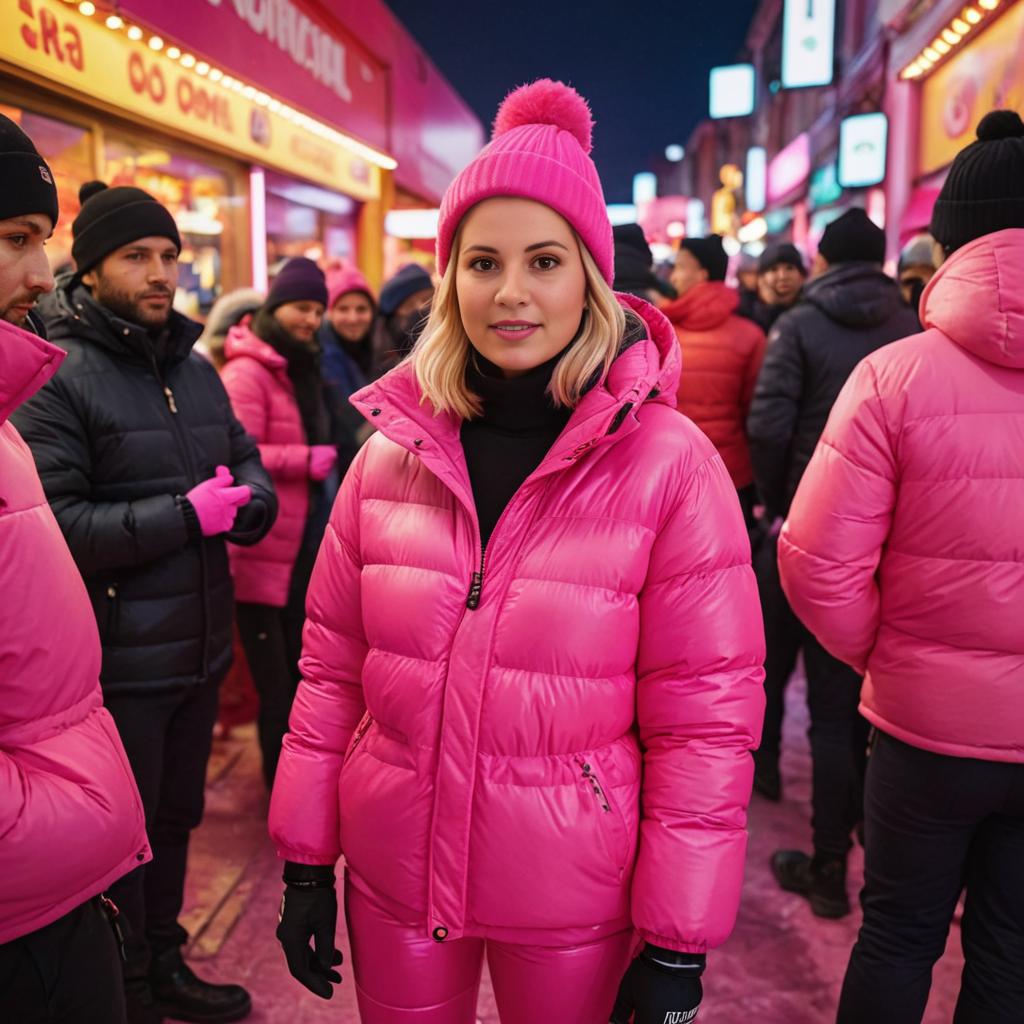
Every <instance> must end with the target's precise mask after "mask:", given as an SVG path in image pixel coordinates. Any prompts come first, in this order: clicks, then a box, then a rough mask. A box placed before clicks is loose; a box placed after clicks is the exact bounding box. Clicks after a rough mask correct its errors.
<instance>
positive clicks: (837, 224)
mask: <svg viewBox="0 0 1024 1024" xmlns="http://www.w3.org/2000/svg"><path fill="white" fill-rule="evenodd" d="M884 259H885V234H884V232H883V231H882V230H881V229H880V228H878V227H876V226H875V225H874V224H873V223H872V222H871V220H870V219H869V218H868V216H867V214H866V213H865V212H864V211H863V210H860V209H852V210H848V211H847V212H846V213H844V214H843V215H842V216H841V217H840V218H838V219H837V220H835V221H833V222H832V223H831V224H830V225H829V226H828V227H827V228H826V230H825V233H824V235H823V236H822V239H821V244H820V246H819V249H818V254H817V256H816V257H815V262H814V269H813V275H812V278H813V279H812V280H811V281H810V282H809V283H808V284H807V285H806V286H805V287H804V290H803V295H802V297H801V300H800V301H799V302H798V303H797V305H796V306H794V307H793V308H792V309H791V310H789V311H788V312H786V313H784V314H783V315H782V316H781V317H779V319H778V320H777V321H776V323H775V326H774V327H773V328H772V330H771V332H770V334H769V335H768V348H767V351H766V354H765V360H764V365H763V367H762V369H761V374H760V376H759V377H758V381H757V387H756V388H755V391H754V399H753V402H752V403H751V407H750V413H749V415H748V418H747V436H748V438H749V441H750V455H751V458H752V460H753V464H754V478H755V481H756V483H757V488H758V491H759V492H760V495H761V498H762V500H763V502H764V504H765V508H766V520H765V533H766V536H765V538H764V541H763V542H762V543H761V544H760V545H759V546H758V551H757V555H756V558H755V561H756V563H757V565H756V568H757V571H758V582H759V586H760V589H761V601H762V607H763V611H764V617H765V635H766V644H767V658H766V660H765V691H766V695H767V699H768V700H767V709H766V712H765V723H764V730H763V733H762V739H761V746H760V749H759V750H758V751H757V752H756V753H755V755H754V761H755V766H756V768H755V782H754V786H755V789H757V790H758V791H759V792H761V793H762V794H763V795H765V796H768V797H769V798H774V799H778V798H779V795H780V779H779V767H778V764H779V748H780V742H781V731H782V717H783V702H784V694H785V686H786V682H787V681H788V679H789V677H790V675H791V674H792V672H793V669H794V667H795V665H796V660H797V655H798V654H799V653H800V651H801V650H802V651H803V655H804V668H805V672H806V675H807V703H808V707H809V709H810V714H811V730H810V737H811V758H812V767H813V778H812V797H811V801H812V807H813V831H814V856H813V858H812V857H808V856H807V855H805V854H804V853H802V852H800V851H796V850H781V851H779V852H778V853H776V854H775V857H774V858H773V862H772V868H773V871H774V873H775V875H776V878H777V880H778V881H779V884H780V885H781V886H782V887H783V888H784V889H787V890H790V891H795V892H799V893H801V894H802V895H805V896H807V897H808V898H809V899H810V901H811V908H812V910H813V911H814V912H815V913H816V914H818V915H819V916H822V917H840V916H842V915H844V914H846V913H848V912H849V909H850V905H849V898H848V896H847V892H846V858H847V854H848V852H849V849H850V846H851V841H850V835H851V833H852V831H853V829H854V826H855V825H857V823H858V822H859V821H860V820H861V816H862V804H863V793H862V787H863V774H864V757H865V749H866V743H867V732H868V729H867V724H866V722H865V721H864V720H863V719H862V718H861V717H860V716H859V715H858V713H857V703H858V698H859V694H860V683H861V680H860V676H858V675H857V674H856V673H855V672H854V671H853V669H852V668H850V667H849V666H848V665H844V664H843V663H842V662H840V661H838V660H837V659H836V658H833V657H832V655H830V654H829V653H828V652H827V651H826V650H825V649H824V648H823V647H822V646H821V644H819V643H818V641H817V640H816V639H815V638H814V637H813V636H812V635H811V634H810V633H809V632H808V631H807V630H806V629H805V628H804V626H803V625H802V624H801V623H800V622H799V620H798V619H797V618H796V616H795V615H794V614H793V612H792V610H791V609H790V607H789V604H788V602H787V601H786V597H785V595H784V594H783V592H782V587H781V584H780V583H779V576H778V567H777V564H776V538H777V534H778V529H777V526H778V523H779V520H780V519H781V517H784V516H785V515H786V513H787V512H788V511H789V506H790V503H791V502H792V500H793V496H794V494H795V493H796V489H797V486H798V484H799V483H800V478H801V477H802V476H803V473H804V470H805V469H806V468H807V464H808V462H810V459H811V455H812V454H813V452H814V449H815V447H816V446H817V443H818V439H819V438H820V436H821V433H822V431H823V430H824V429H825V423H826V422H827V420H828V416H829V413H830V412H831V410H832V406H833V404H834V403H835V400H836V398H837V397H838V396H839V392H840V391H841V390H842V387H843V385H844V384H845V383H846V379H847V377H849V375H850V374H851V373H852V372H853V368H854V367H855V366H856V365H857V363H859V362H860V361H861V359H863V358H864V357H865V356H867V355H869V354H870V353H871V352H874V351H875V349H878V348H881V347H882V346H883V345H887V344H889V343H890V342H892V341H896V340H897V339H899V338H904V337H906V336H908V335H910V334H915V333H916V332H917V331H918V323H917V317H916V315H915V313H914V311H913V310H911V309H909V308H908V307H907V305H906V304H905V303H904V302H903V298H902V296H901V295H900V291H899V287H898V285H897V284H896V282H895V281H893V280H892V278H890V277H888V276H887V275H886V274H885V273H884V272H883V271H882V266H881V264H882V262H883V260H884Z"/></svg>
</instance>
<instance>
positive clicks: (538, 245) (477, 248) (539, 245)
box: [466, 239, 569, 255]
mask: <svg viewBox="0 0 1024 1024" xmlns="http://www.w3.org/2000/svg"><path fill="white" fill-rule="evenodd" d="M553 245H556V246H558V248H559V249H564V250H565V251H566V252H568V251H569V247H568V246H567V245H563V244H562V243H561V242H556V241H555V240H554V239H549V240H548V241H547V242H534V243H533V245H528V246H527V247H526V248H525V249H524V250H523V252H534V251H535V250H536V249H547V248H549V247H550V246H553ZM466 252H489V253H493V254H494V255H497V254H498V250H497V249H494V248H492V247H491V246H489V245H471V246H468V247H467V249H466Z"/></svg>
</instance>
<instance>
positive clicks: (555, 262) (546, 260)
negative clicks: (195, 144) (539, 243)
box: [533, 256, 561, 270]
mask: <svg viewBox="0 0 1024 1024" xmlns="http://www.w3.org/2000/svg"><path fill="white" fill-rule="evenodd" d="M560 262H561V261H560V260H559V259H558V258H557V257H555V256H538V257H537V258H536V259H535V260H534V261H533V265H534V266H535V267H536V268H537V269H538V270H554V269H555V267H557V266H559V265H560Z"/></svg>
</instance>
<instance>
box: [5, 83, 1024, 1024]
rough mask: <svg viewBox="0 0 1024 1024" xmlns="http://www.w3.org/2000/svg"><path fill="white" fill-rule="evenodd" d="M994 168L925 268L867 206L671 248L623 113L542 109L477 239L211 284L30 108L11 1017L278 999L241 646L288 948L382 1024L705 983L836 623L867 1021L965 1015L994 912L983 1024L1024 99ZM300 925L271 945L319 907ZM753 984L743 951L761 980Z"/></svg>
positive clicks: (827, 788) (1007, 607)
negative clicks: (256, 957)
mask: <svg viewBox="0 0 1024 1024" xmlns="http://www.w3.org/2000/svg"><path fill="white" fill-rule="evenodd" d="M977 136H978V137H977V140H976V141H975V142H973V143H972V144H971V145H969V146H968V147H967V148H965V149H964V150H963V151H962V152H961V153H960V155H959V156H958V157H957V159H956V161H955V162H954V164H953V166H952V168H951V169H950V172H949V175H948V178H947V180H946V183H945V185H944V186H943V189H942V192H941V194H940V196H939V198H938V201H937V203H936V207H935V213H934V217H933V220H932V225H931V234H930V235H929V236H921V237H918V238H914V239H912V240H911V241H910V242H909V244H908V245H907V246H906V248H905V249H904V251H903V253H902V254H901V256H900V258H899V261H898V266H897V277H896V278H893V277H891V276H889V275H888V274H887V273H886V272H885V269H884V265H885V262H886V239H885V235H884V232H883V231H882V230H881V229H880V228H878V227H877V226H876V225H875V224H874V223H872V221H871V220H870V218H869V217H868V216H867V214H866V213H865V212H864V211H863V210H860V209H856V208H854V209H851V210H849V211H848V212H846V213H845V214H843V215H842V216H841V217H839V218H838V219H836V220H834V221H833V222H832V223H831V224H829V225H828V227H827V228H826V230H825V232H824V234H823V236H822V238H821V240H820V243H819V244H818V246H817V251H816V252H815V254H814V256H813V260H811V261H810V263H809V265H808V261H807V260H806V258H805V254H804V253H802V252H801V251H800V249H799V248H797V247H796V246H795V245H793V244H792V243H790V242H785V241H780V242H778V243H775V244H771V245H769V246H768V247H767V248H766V249H765V250H764V252H763V253H762V254H761V255H760V257H759V258H758V259H757V260H756V261H752V260H749V259H746V258H743V259H741V260H740V261H739V263H738V265H734V266H733V267H732V270H733V272H734V274H735V276H736V278H737V280H738V285H737V286H735V287H734V286H733V285H732V284H730V283H729V278H730V259H729V257H728V255H727V253H726V250H725V248H724V246H723V242H722V239H721V238H719V237H717V236H714V235H711V236H708V237H705V238H693V237H687V238H684V239H683V240H682V241H681V243H680V245H679V247H678V251H677V253H676V256H675V263H674V266H673V267H672V270H671V274H670V275H668V279H667V280H666V279H665V278H664V276H662V275H659V274H658V273H656V272H655V270H654V268H653V266H652V260H651V254H650V249H649V248H648V246H647V243H646V240H645V239H644V236H643V232H642V230H641V229H640V228H639V227H638V226H637V225H625V226H622V227H617V228H615V229H614V231H613V229H612V227H611V225H610V223H609V220H608V214H607V208H606V206H605V202H604V198H603V193H602V188H601V183H600V180H599V178H598V175H597V171H596V168H595V166H594V163H593V162H592V160H591V157H590V149H591V142H592V121H591V116H590V112H589V109H588V107H587V105H586V103H585V101H584V100H583V99H582V98H581V97H580V96H579V95H578V94H577V93H575V92H574V91H573V90H572V89H570V88H569V87H567V86H564V85H562V84H561V83H557V82H552V81H550V80H546V79H545V80H541V81H538V82H534V83H532V84H531V85H528V86H524V87H522V88H520V89H518V90H516V91H515V92H513V93H511V94H510V95H509V97H508V98H507V99H506V100H505V102H504V103H503V104H502V106H501V108H500V110H499V112H498V116H497V119H496V121H495V128H494V135H493V138H492V140H491V142H490V144H489V145H488V146H487V147H486V148H485V149H484V150H483V151H482V152H481V153H480V154H479V155H478V156H477V157H476V158H475V159H474V160H473V161H472V162H471V163H470V164H469V165H468V166H467V167H466V168H465V169H464V170H463V171H462V172H461V173H460V174H459V176H458V177H457V178H456V179H455V181H454V182H453V183H452V184H451V186H450V188H449V189H448V192H447V193H446V195H445V198H444V202H443V204H442V208H441V215H440V222H439V227H438V239H437V275H436V277H435V276H432V275H431V273H430V272H428V270H426V269H425V268H424V267H422V266H420V265H419V264H415V263H414V264H409V265H408V266H406V267H404V268H402V269H401V270H400V271H399V272H398V273H397V274H395V275H394V276H393V277H392V278H391V279H390V280H389V281H387V283H386V284H385V285H384V287H383V288H382V289H381V291H380V293H379V294H377V293H376V292H375V290H374V288H373V287H372V286H371V285H370V283H369V281H368V280H367V279H366V277H364V276H363V274H361V273H360V272H359V270H358V269H356V268H355V267H353V266H350V265H342V266H331V267H329V268H328V269H327V270H326V272H325V271H324V270H323V269H322V268H321V267H320V266H318V265H317V263H315V262H314V261H312V260H310V259H306V258H303V257H296V258H293V259H290V260H289V261H287V262H286V263H285V264H284V265H283V266H281V267H280V268H279V269H278V271H277V273H276V274H275V275H274V277H273V279H272V281H271V282H270V286H269V289H268V291H267V292H266V293H263V292H260V291H256V290H253V289H244V290H239V291H237V292H231V293H228V294H226V295H224V296H222V297H221V298H220V299H219V300H218V302H217V304H216V305H215V306H214V308H213V309H212V310H211V312H210V315H209V316H208V318H207V321H206V323H205V325H200V324H198V323H196V322H194V321H192V320H190V319H188V318H186V317H184V316H183V315H181V314H180V313H178V312H176V311H175V309H174V308H173V298H174V294H175V288H176V284H177V277H178V257H179V253H180V251H181V245H182V243H181V238H180V235H179V233H178V228H177V226H176V224H175V221H174V219H173V217H172V216H171V214H170V213H169V212H168V210H167V209H166V208H165V207H164V206H162V205H161V204H160V203H159V202H158V201H157V200H155V199H154V198H153V197H152V196H150V195H149V194H147V193H146V192H145V191H143V190H141V189H138V188H134V187H125V186H121V187H114V188H107V187H106V186H104V185H103V183H101V182H91V183H89V184H88V185H86V186H84V187H83V189H82V192H81V200H82V203H81V209H80V212H79V213H78V215H77V216H76V218H75V220H74V223H73V225H72V235H73V247H72V256H73V260H74V266H73V268H72V269H71V270H70V271H69V272H68V273H66V274H64V275H62V276H61V277H59V278H58V279H57V280H54V278H53V276H52V275H51V272H50V269H49V266H48V263H47V259H46V253H45V249H44V245H45V242H46V239H47V238H48V237H49V235H50V234H51V233H52V231H53V228H54V226H55V224H56V223H57V220H58V217H59V216H60V211H59V209H58V203H57V189H56V186H55V184H54V180H53V175H52V173H51V171H50V169H49V167H48V166H47V165H46V163H45V161H44V159H43V158H42V157H41V156H40V154H39V153H38V151H37V149H36V147H35V145H34V144H33V142H32V140H31V139H29V138H28V136H26V135H25V134H24V132H23V131H22V130H21V129H20V128H19V127H18V126H17V125H16V124H14V122H12V121H10V120H8V119H7V118H4V117H2V116H0V183H2V184H3V188H2V189H0V576H2V578H3V580H4V582H5V584H6V586H5V587H4V591H5V593H6V595H7V600H6V601H5V602H4V606H3V611H2V612H0V623H2V627H3V628H2V630H0V697H2V700H0V706H2V708H3V711H2V712H0V773H2V774H3V789H2V795H0V868H2V869H3V870H2V873H0V877H2V880H0V1016H2V1017H3V1019H5V1020H6V1019H10V1020H12V1021H14V1020H16V1021H18V1022H24V1024H36V1022H40V1024H43V1022H58V1021H60V1022H69V1024H70V1022H75V1024H157V1022H159V1021H160V1020H161V1019H164V1018H172V1019H174V1020H184V1021H201V1022H202V1021H205V1022H217V1021H233V1020H241V1019H243V1018H244V1017H245V1016H247V1015H248V1014H249V1013H250V1012H251V1009H252V999H251V997H250V994H249V993H248V992H247V991H246V990H245V989H244V988H243V987H241V986H240V985H236V984H215V983H212V982H209V981H206V980H204V979H203V978H201V977H199V976H198V975H196V974H195V972H194V971H193V970H192V968H191V967H190V966H189V964H188V962H187V961H186V959H185V958H184V956H183V948H184V946H185V944H186V942H187V940H188V935H187V933H186V931H185V930H184V928H183V927H182V926H181V924H180V923H179V916H180V914H181V909H182V902H183V895H184V884H185V877H186V869H187V854H188V845H189V837H190V833H191V832H192V831H193V830H194V829H195V828H196V827H197V825H198V824H199V822H200V821H201V819H202V814H203V796H204V782H205V775H206V768H207V762H208V759H209V755H210V750H211V740H212V735H213V730H214V723H215V720H216V717H217V714H218V702H219V694H220V689H221V683H222V681H223V680H224V678H225V676H226V675H227V673H228V671H229V669H230V667H231V664H232V660H233V658H234V657H235V656H236V655H238V654H241V657H242V659H243V660H244V663H245V665H246V666H247V669H248V672H249V674H250V675H251V678H252V682H253V684H254V687H255V690H256V693H257V694H258V699H259V712H258V736H259V744H260V753H261V758H262V767H263V777H264V780H265V783H266V786H267V788H268V790H269V791H271V794H272V795H271V802H270V813H269V830H270V834H271V837H272V839H273V841H274V843H275V846H276V848H277V851H278V854H279V856H280V858H281V860H282V862H283V868H282V875H283V882H284V896H283V898H282V901H281V907H280V915H279V925H278V928H277V932H276V937H277V940H278V941H279V942H280V944H281V947H282V953H283V956H284V957H285V958H286V960H287V963H288V967H289V970H290V971H291V973H292V975H293V976H294V977H295V978H296V979H297V981H299V982H300V983H301V984H303V985H304V986H305V987H306V988H308V989H309V990H310V991H312V992H314V993H315V994H316V995H318V996H321V997H322V998H325V999H329V998H330V997H331V995H332V992H333V987H334V985H336V984H338V983H340V981H341V976H340V974H339V972H338V967H339V965H340V963H341V954H340V953H339V952H338V950H337V949H336V948H335V941H336V940H335V933H336V928H337V924H338V910H339V905H338V904H339V894H338V891H337V881H338V879H337V876H336V867H337V865H338V864H339V863H340V862H342V861H343V863H344V879H343V886H342V893H341V898H342V900H343V903H344V911H345V917H346V921H347V926H348V934H349V940H350V943H351V947H352V951H353V960H354V963H353V970H354V975H355V984H356V991H357V997H358V1003H359V1009H360V1015H361V1019H362V1020H363V1021H365V1022H367V1024H385V1022H389V1024H391V1022H394V1021H406V1020H408V1021H412V1020H416V1021H419V1022H422V1024H471V1022H472V1021H474V1020H475V1010H476V1002H477V994H478V988H479V984H480V978H481V970H482V964H483V961H484V958H485V957H486V959H487V963H488V966H489V970H490V975H491V979H492V982H493V986H494V990H495V997H496V1000H497V1004H498V1009H499V1013H500V1015H501V1019H502V1021H504V1022H506V1024H541V1022H551V1024H555V1022H558V1024H603V1022H605V1021H610V1022H612V1024H628V1022H629V1021H631V1020H632V1021H633V1022H634V1024H666V1022H685V1021H693V1020H694V1019H696V1018H697V1016H698V1013H699V1009H700V1004H701V1000H702V995H703V985H704V977H705V973H706V971H707V972H708V975H709V977H711V978H712V979H713V976H714V972H713V958H712V959H711V960H710V970H708V968H709V959H708V955H707V954H708V952H709V951H710V950H713V949H714V948H715V947H716V946H718V945H720V944H721V943H723V942H724V941H725V940H726V939H727V938H728V936H729V934H730V932H731V931H732V928H733V926H734V923H735V920H736V914H737V909H738V905H739V900H740V892H741V884H742V878H743V872H744V861H745V851H746V831H745V825H746V810H747V805H748V802H749V800H750V798H751V793H752V791H755V792H756V793H757V794H759V797H758V798H761V799H766V800H769V801H778V800H779V799H781V796H782V787H783V781H784V780H783V778H782V775H781V773H780V769H779V761H780V747H781V738H782V720H783V713H784V696H785V690H786V686H787V683H788V681H789V680H790V678H791V677H792V676H793V674H794V671H795V670H796V667H797V663H798V659H799V660H802V664H803V670H804V674H805V676H806V682H807V703H808V710H809V716H810V734H809V735H810V746H811V761H812V799H811V812H812V813H811V820H810V832H809V850H810V852H807V851H804V850H779V851H777V852H776V853H775V855H774V856H773V858H772V862H771V870H772V872H773V874H774V876H775V879H776V880H777V883H778V885H779V886H780V887H781V888H782V889H784V890H786V891H789V892H794V893H798V894H800V895H802V896H804V897H806V899H807V900H808V902H809V905H810V908H811V910H812V911H813V913H814V914H816V915H818V916H819V917H822V918H826V919H828V918H837V917H843V916H845V915H847V914H849V913H850V912H851V904H850V893H849V892H848V886H847V878H846V873H847V859H848V855H849V853H850V850H851V849H852V847H853V843H854V842H855V841H859V842H861V843H862V844H863V845H864V848H865V887H864V890H863V892H862V894H861V905H862V908H863V915H864V916H863V924H862V927H861V930H860V935H859V938H858V940H857V944H856V946H855V948H854V950H853V951H852V954H851V958H850V962H849V966H848V969H847V973H846V978H845V982H844V985H843V989H842V994H841V997H840V1001H839V1006H838V1010H837V1020H838V1022H839V1024H868V1022H875V1021H877V1022H890V1024H916V1022H919V1021H920V1020H921V1017H922V1015H923V1013H924V1007H925V1003H926V1002H927V998H928V991H929V983H930V977H931V968H932V966H933V964H934V963H935V961H936V960H937V959H938V957H939V956H941V954H942V952H943V949H944V946H945V941H946V935H947V932H948V929H949V925H950V921H951V919H952V917H953V914H954V911H955V909H956V906H957V903H958V900H959V899H960V898H961V895H962V893H963V892H964V891H966V903H965V906H964V911H963V925H962V935H963V946H964V953H965V964H966V965H965V969H964V975H963V982H962V988H961V992H960V997H959V1002H958V1005H957V1010H956V1018H955V1020H956V1022H957V1024H1020V1022H1021V1020H1022V1019H1024V1017H1022V1009H1021V1008H1022V1007H1024V628H1022V623H1024V547H1022V544H1021V540H1020V537H1021V531H1020V518H1021V510H1022V508H1024V122H1022V121H1021V119H1020V117H1019V116H1018V115H1017V114H1015V113H1012V112H1009V111H995V112H992V113H991V114H989V115H988V116H987V117H986V118H984V119H983V120H982V122H981V124H980V125H979V126H978V131H977ZM270 938H271V937H270V936H268V941H269V940H270ZM710 984H712V985H713V984H714V982H713V980H711V981H710Z"/></svg>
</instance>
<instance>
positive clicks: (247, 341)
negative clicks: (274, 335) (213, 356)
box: [224, 324, 288, 370]
mask: <svg viewBox="0 0 1024 1024" xmlns="http://www.w3.org/2000/svg"><path fill="white" fill-rule="evenodd" d="M239 356H248V357H249V358H250V359H255V360H256V361H257V362H260V363H263V365H264V366H267V367H269V368H270V369H271V370H286V369H287V368H288V360H287V359H285V357H284V356H283V355H281V353H280V352H278V351H277V349H275V348H274V347H273V345H270V344H268V343H267V342H265V341H264V340H263V339H262V338H257V337H256V335H255V334H253V332H252V330H251V329H250V328H249V325H248V324H240V325H237V326H235V327H231V328H229V329H228V336H227V340H226V341H225V342H224V358H225V359H228V360H231V359H237V358H238V357H239Z"/></svg>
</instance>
